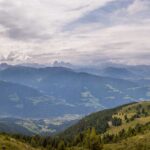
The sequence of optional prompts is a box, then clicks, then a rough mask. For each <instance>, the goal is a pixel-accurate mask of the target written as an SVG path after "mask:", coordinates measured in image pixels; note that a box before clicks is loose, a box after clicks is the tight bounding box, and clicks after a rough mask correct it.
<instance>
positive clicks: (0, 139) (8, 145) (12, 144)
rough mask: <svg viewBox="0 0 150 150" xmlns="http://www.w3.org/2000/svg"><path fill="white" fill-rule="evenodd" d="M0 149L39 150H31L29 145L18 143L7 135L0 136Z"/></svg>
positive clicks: (36, 149)
mask: <svg viewBox="0 0 150 150" xmlns="http://www.w3.org/2000/svg"><path fill="white" fill-rule="evenodd" d="M0 149H2V150H40V149H39V148H33V147H31V146H30V145H29V144H26V143H23V142H20V141H19V140H16V139H14V138H11V137H10V136H8V135H0Z"/></svg>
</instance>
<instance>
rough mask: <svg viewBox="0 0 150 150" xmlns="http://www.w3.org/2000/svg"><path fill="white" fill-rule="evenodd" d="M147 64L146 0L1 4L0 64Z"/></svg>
mask: <svg viewBox="0 0 150 150" xmlns="http://www.w3.org/2000/svg"><path fill="white" fill-rule="evenodd" d="M55 60H58V61H65V62H70V63H73V64H78V65H85V64H86V65H87V64H100V63H119V64H132V65H136V64H150V0H24V1H23V0H0V61H1V62H9V63H13V64H14V63H27V62H28V63H42V64H48V63H52V62H53V61H55Z"/></svg>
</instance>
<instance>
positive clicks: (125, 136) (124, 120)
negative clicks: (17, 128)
mask: <svg viewBox="0 0 150 150" xmlns="http://www.w3.org/2000/svg"><path fill="white" fill-rule="evenodd" d="M11 137H12V138H15V139H17V141H22V142H26V143H28V144H30V145H31V146H32V147H34V148H36V149H38V148H43V149H44V150H124V149H126V150H131V149H132V150H149V149H150V102H149V101H147V102H146V101H145V102H140V103H132V104H128V105H124V106H120V107H117V108H114V109H110V110H104V111H100V112H97V113H94V114H91V115H90V116H87V117H85V118H83V119H82V120H81V121H79V122H78V123H77V124H76V125H74V126H72V127H70V128H69V129H67V130H66V131H65V132H63V133H61V134H58V135H55V136H53V137H42V136H38V135H37V136H32V137H29V136H22V135H11ZM139 148H140V149H139Z"/></svg>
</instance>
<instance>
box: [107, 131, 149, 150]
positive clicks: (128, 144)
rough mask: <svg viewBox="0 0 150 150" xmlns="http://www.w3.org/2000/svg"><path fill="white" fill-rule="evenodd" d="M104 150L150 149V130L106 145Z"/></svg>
mask: <svg viewBox="0 0 150 150" xmlns="http://www.w3.org/2000/svg"><path fill="white" fill-rule="evenodd" d="M104 150H150V132H148V133H145V134H140V135H137V136H134V137H130V138H127V139H125V140H122V141H120V142H118V143H115V144H106V145H104Z"/></svg>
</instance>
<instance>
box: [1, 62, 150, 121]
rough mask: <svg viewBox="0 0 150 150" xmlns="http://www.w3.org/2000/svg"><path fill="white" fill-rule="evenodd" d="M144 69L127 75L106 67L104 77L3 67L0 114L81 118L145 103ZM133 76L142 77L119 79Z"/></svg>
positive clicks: (149, 95)
mask: <svg viewBox="0 0 150 150" xmlns="http://www.w3.org/2000/svg"><path fill="white" fill-rule="evenodd" d="M130 68H132V67H130ZM147 68H148V67H146V69H143V67H142V70H141V72H140V71H139V70H140V66H139V68H138V67H136V68H134V69H132V70H133V71H132V73H131V69H130V70H126V69H124V68H121V69H118V68H113V67H111V68H110V67H109V68H105V69H104V70H103V72H105V73H107V75H106V74H105V76H104V74H101V75H95V74H91V73H87V72H86V71H85V72H81V71H77V70H72V69H69V68H63V67H43V68H35V67H25V66H9V65H6V67H4V65H3V69H0V114H1V116H2V117H4V116H6V117H23V118H36V119H37V118H38V119H41V118H51V117H59V116H64V115H66V114H71V115H81V116H84V115H87V114H89V113H91V112H95V111H98V110H102V109H105V108H112V107H115V106H118V105H121V104H125V103H129V102H133V101H140V100H143V99H144V100H149V99H150V87H149V84H148V81H149V79H148V78H146V77H145V78H144V76H146V75H147V76H148V75H149V73H148V70H147ZM133 72H134V74H136V73H137V74H136V76H138V73H140V74H142V75H141V77H142V78H141V79H140V80H139V79H137V80H135V78H134V76H133V79H132V80H131V78H130V79H125V78H124V77H123V75H124V76H127V77H129V76H132V75H133ZM135 72H136V73H135ZM146 72H147V73H146ZM108 74H109V76H108ZM115 74H118V76H119V74H121V76H122V78H121V77H118V78H117V76H116V78H114V75H115ZM144 81H145V82H144ZM149 83H150V82H149ZM18 112H19V113H18Z"/></svg>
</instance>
